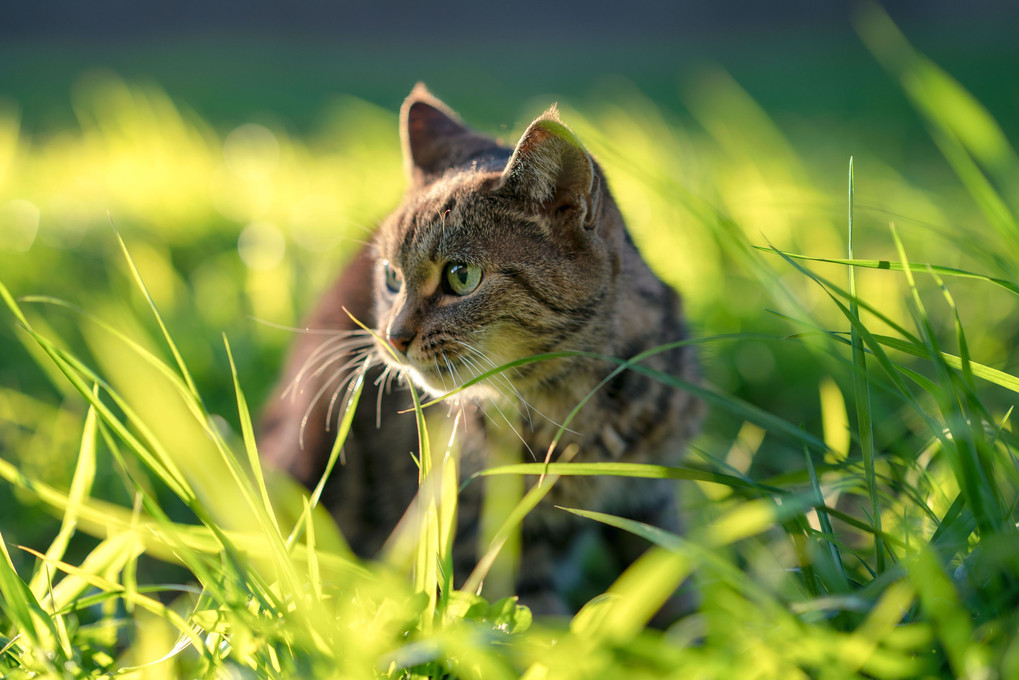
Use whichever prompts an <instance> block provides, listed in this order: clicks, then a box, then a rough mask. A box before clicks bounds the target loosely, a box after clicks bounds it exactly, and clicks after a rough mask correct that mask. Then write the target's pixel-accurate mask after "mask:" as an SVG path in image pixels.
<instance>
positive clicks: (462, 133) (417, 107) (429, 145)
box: [400, 83, 492, 187]
mask: <svg viewBox="0 0 1019 680" xmlns="http://www.w3.org/2000/svg"><path fill="white" fill-rule="evenodd" d="M400 140H401V142H402V144H403V166H404V169H405V171H406V173H407V179H408V181H409V182H410V184H411V186H412V187H421V186H424V185H425V184H428V183H429V182H431V181H433V180H435V179H436V178H438V177H441V176H442V174H443V173H444V172H445V171H446V170H448V169H449V168H451V167H453V166H454V165H456V164H458V163H459V162H461V161H462V160H463V159H464V158H467V157H469V156H470V155H471V154H473V153H475V152H476V151H477V150H478V149H480V148H484V147H486V146H491V145H492V141H491V140H489V139H488V138H487V137H483V136H482V135H479V134H477V133H475V132H474V131H472V130H471V129H470V128H468V127H467V126H465V125H464V124H463V123H461V122H460V117H459V116H457V115H456V114H455V113H453V111H452V110H451V109H450V108H449V107H448V106H446V105H445V104H443V103H442V102H441V101H439V100H438V99H436V98H435V97H434V96H432V94H431V93H430V92H429V91H428V89H427V88H426V87H425V86H424V84H423V83H418V84H417V85H415V86H414V89H413V90H412V91H411V93H410V95H409V96H408V97H407V99H406V100H404V102H403V107H402V108H401V109H400Z"/></svg>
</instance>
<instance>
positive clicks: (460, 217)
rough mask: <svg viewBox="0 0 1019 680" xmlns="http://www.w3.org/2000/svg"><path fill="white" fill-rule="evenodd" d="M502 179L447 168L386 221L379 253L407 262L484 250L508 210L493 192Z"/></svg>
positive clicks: (432, 259) (461, 255)
mask: <svg viewBox="0 0 1019 680" xmlns="http://www.w3.org/2000/svg"><path fill="white" fill-rule="evenodd" d="M498 180H499V175H498V174H497V173H491V172H487V173H482V172H466V173H458V174H456V175H452V174H449V175H447V176H445V177H443V178H442V179H440V180H438V181H436V182H434V183H432V184H431V185H429V186H427V187H425V188H423V189H421V190H420V191H417V192H415V193H414V194H412V195H409V196H407V197H406V198H405V200H404V204H403V206H401V209H400V210H398V211H397V212H396V213H395V214H394V215H393V216H392V217H391V218H390V219H389V220H388V221H387V222H386V224H384V225H383V229H382V231H381V233H380V239H379V255H380V257H382V258H384V259H387V260H391V261H394V262H397V263H399V264H401V265H403V266H409V265H411V264H412V263H414V262H418V261H421V260H431V261H438V260H441V259H443V258H448V257H450V256H452V255H454V254H455V255H458V256H459V257H468V256H470V255H471V254H472V253H474V252H475V251H480V250H482V249H483V248H485V247H486V245H485V244H486V243H487V242H488V241H490V240H491V239H492V237H493V236H494V234H493V232H494V231H495V230H497V229H498V225H500V224H501V223H503V222H504V220H505V218H506V216H507V215H506V211H505V208H504V206H503V205H502V202H501V201H500V200H499V199H498V198H497V197H496V196H495V195H493V191H492V190H493V188H494V187H495V185H496V184H497V183H498Z"/></svg>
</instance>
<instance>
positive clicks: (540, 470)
mask: <svg viewBox="0 0 1019 680" xmlns="http://www.w3.org/2000/svg"><path fill="white" fill-rule="evenodd" d="M576 453H577V447H576V446H575V445H571V446H567V447H566V449H565V450H564V451H563V453H562V456H560V459H561V460H565V461H569V460H571V459H572V458H573V456H575V455H576ZM530 465H531V466H532V468H531V469H533V470H534V474H536V475H538V476H539V479H540V481H539V482H538V483H537V484H535V485H534V486H532V487H531V488H530V489H529V490H528V491H527V493H526V494H524V497H523V498H521V499H520V502H519V503H517V505H516V507H514V508H513V511H512V512H511V513H510V514H509V515H508V516H507V517H506V520H505V521H504V522H503V523H502V526H500V527H499V529H498V530H497V531H496V532H495V536H494V537H493V538H492V542H491V543H490V544H489V545H488V547H487V548H486V550H485V552H484V554H482V556H481V558H480V559H479V560H478V564H477V566H475V567H474V570H473V571H471V573H470V575H469V576H468V577H467V580H466V581H464V584H463V590H465V591H467V592H469V593H476V592H479V591H480V589H481V585H482V583H483V582H484V580H485V576H486V575H487V574H488V570H489V569H491V568H492V565H493V564H494V563H495V558H496V557H497V556H498V554H499V551H500V550H502V547H503V545H505V543H506V541H507V540H508V539H509V537H510V536H511V535H512V534H513V532H514V531H515V530H516V528H517V527H518V526H519V525H520V524H521V523H522V522H523V521H524V517H526V516H527V514H528V513H530V512H531V511H532V510H533V509H534V508H535V507H536V506H537V505H538V503H540V502H541V499H542V498H544V497H545V496H546V495H547V494H548V492H549V491H551V489H552V487H553V486H554V485H555V483H556V482H557V481H558V480H559V475H558V474H556V472H554V471H551V470H549V468H551V467H555V468H556V469H557V470H558V469H560V468H568V467H570V466H571V464H570V463H568V462H567V463H553V464H552V465H551V466H546V465H545V464H544V463H532V464H530ZM513 467H516V466H512V465H507V466H503V468H502V469H503V470H505V469H506V468H513ZM546 472H547V474H546ZM507 474H519V472H513V473H507ZM469 482H470V480H468V482H467V483H469Z"/></svg>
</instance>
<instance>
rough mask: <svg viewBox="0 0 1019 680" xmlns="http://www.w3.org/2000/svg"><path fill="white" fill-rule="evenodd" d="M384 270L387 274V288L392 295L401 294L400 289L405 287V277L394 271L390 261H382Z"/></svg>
mask: <svg viewBox="0 0 1019 680" xmlns="http://www.w3.org/2000/svg"><path fill="white" fill-rule="evenodd" d="M382 269H383V270H384V271H385V274H386V288H388V289H389V292H390V293H399V292H400V288H401V287H402V286H403V277H402V276H400V273H399V272H397V271H396V270H395V269H393V265H391V264H389V261H388V260H383V261H382Z"/></svg>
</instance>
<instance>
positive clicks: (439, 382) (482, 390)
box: [399, 364, 502, 401]
mask: <svg viewBox="0 0 1019 680" xmlns="http://www.w3.org/2000/svg"><path fill="white" fill-rule="evenodd" d="M399 370H400V372H401V373H403V374H404V375H405V376H406V377H407V378H409V379H410V381H411V382H413V383H414V386H415V387H417V388H419V389H421V390H424V391H425V392H426V393H427V394H428V396H429V397H430V398H432V399H437V398H439V397H442V396H444V395H447V394H449V393H450V392H453V391H454V390H456V389H458V388H459V387H460V386H461V383H460V382H459V381H455V380H453V379H451V378H450V376H449V375H448V374H445V373H439V372H437V371H435V370H434V369H425V370H421V369H418V368H417V367H415V366H413V365H410V364H402V365H400V366H399ZM501 398H502V394H500V393H499V391H498V390H496V389H495V388H494V387H492V386H491V385H488V384H484V383H482V384H477V385H471V386H470V387H467V388H464V389H462V390H460V391H459V392H457V393H456V394H455V395H454V396H452V397H451V399H454V400H457V401H498V400H500V399H501Z"/></svg>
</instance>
